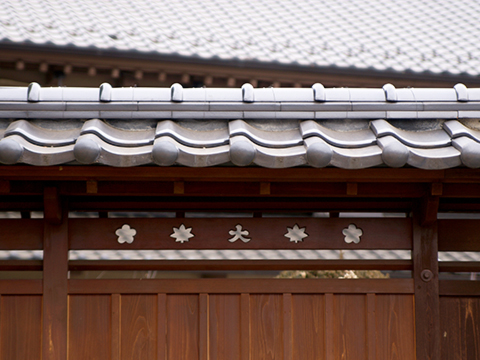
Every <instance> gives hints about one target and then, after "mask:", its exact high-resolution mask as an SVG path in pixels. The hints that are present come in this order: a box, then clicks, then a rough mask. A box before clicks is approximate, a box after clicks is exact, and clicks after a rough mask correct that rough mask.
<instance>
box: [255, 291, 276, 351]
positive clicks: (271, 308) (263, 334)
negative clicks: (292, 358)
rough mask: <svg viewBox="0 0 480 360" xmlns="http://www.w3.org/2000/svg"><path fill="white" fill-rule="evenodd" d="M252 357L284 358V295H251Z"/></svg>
mask: <svg viewBox="0 0 480 360" xmlns="http://www.w3.org/2000/svg"><path fill="white" fill-rule="evenodd" d="M250 328H251V339H250V341H251V356H252V357H251V358H252V359H253V360H280V359H283V331H284V327H283V299H282V295H280V294H278V295H274V294H268V295H266V294H252V295H250Z"/></svg>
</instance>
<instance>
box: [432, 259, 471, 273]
mask: <svg viewBox="0 0 480 360" xmlns="http://www.w3.org/2000/svg"><path fill="white" fill-rule="evenodd" d="M438 271H441V272H480V261H439V262H438Z"/></svg>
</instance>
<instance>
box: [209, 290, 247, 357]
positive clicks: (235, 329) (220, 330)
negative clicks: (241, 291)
mask: <svg viewBox="0 0 480 360" xmlns="http://www.w3.org/2000/svg"><path fill="white" fill-rule="evenodd" d="M240 298H241V295H224V294H219V295H210V296H209V299H210V304H209V305H210V311H209V316H210V321H209V324H210V360H223V359H229V360H240V359H241V315H240V314H241V313H240ZM247 319H248V318H247Z"/></svg>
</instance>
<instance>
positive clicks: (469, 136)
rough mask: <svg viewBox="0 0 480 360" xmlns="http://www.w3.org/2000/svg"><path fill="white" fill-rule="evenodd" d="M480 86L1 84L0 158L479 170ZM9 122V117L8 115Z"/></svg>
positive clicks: (44, 161)
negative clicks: (10, 86)
mask: <svg viewBox="0 0 480 360" xmlns="http://www.w3.org/2000/svg"><path fill="white" fill-rule="evenodd" d="M479 117H480V89H467V88H466V87H465V86H464V85H461V84H458V85H456V86H455V87H454V88H451V89H411V88H408V89H395V87H393V85H390V84H388V85H385V86H384V87H383V89H355V88H352V89H348V88H324V87H323V86H322V85H321V84H315V85H313V86H312V88H311V89H298V88H263V89H254V88H253V87H252V86H251V85H250V84H245V85H244V86H243V87H242V88H241V89H220V88H216V89H215V88H212V89H207V88H195V89H184V88H182V86H181V85H179V84H174V85H172V87H171V88H112V87H111V86H110V85H108V84H103V85H102V86H100V88H64V87H58V88H41V87H40V86H39V85H38V84H35V83H33V84H31V85H30V86H29V87H28V88H27V87H17V88H15V87H13V88H8V87H5V88H0V125H1V126H0V139H1V140H0V162H1V163H4V164H16V163H26V164H31V165H43V166H46V165H58V164H67V163H75V162H76V163H81V164H94V163H99V164H104V165H109V166H117V167H128V166H137V165H147V164H151V165H155V164H157V165H161V166H170V165H174V164H177V165H183V166H191V167H205V166H215V165H228V166H231V165H236V166H247V165H253V164H254V165H258V166H262V167H268V168H288V167H295V166H313V167H325V166H335V167H340V168H346V169H359V168H368V167H375V166H390V167H402V166H406V165H409V166H413V167H417V168H422V169H445V168H452V167H457V166H467V167H471V168H478V167H480V122H479V120H478V118H479ZM1 119H3V120H1Z"/></svg>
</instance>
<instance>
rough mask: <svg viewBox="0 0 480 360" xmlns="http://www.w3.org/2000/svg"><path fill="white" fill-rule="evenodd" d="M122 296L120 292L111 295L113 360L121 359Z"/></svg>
mask: <svg viewBox="0 0 480 360" xmlns="http://www.w3.org/2000/svg"><path fill="white" fill-rule="evenodd" d="M120 302H121V296H120V294H112V296H111V297H110V304H111V305H110V307H111V315H110V320H111V325H110V326H111V328H110V332H111V344H110V346H111V348H110V351H111V360H120V342H121V339H120V335H121V331H120V326H121V324H120V321H121V305H120Z"/></svg>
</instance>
